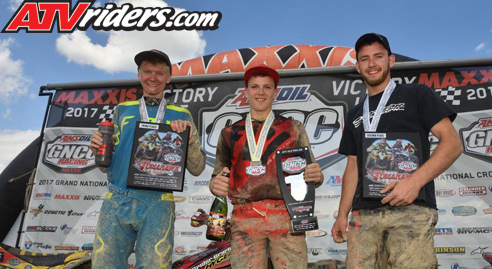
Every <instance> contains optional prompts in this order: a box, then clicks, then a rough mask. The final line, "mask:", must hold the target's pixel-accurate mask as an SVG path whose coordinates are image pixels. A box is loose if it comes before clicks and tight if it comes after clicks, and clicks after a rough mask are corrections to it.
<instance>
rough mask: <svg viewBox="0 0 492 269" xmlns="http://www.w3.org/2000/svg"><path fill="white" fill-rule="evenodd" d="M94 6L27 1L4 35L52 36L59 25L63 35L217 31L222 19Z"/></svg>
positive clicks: (153, 9) (216, 15)
mask: <svg viewBox="0 0 492 269" xmlns="http://www.w3.org/2000/svg"><path fill="white" fill-rule="evenodd" d="M94 2H95V0H86V1H78V2H77V6H76V7H74V8H73V9H72V5H71V1H60V0H56V1H51V2H45V1H33V0H25V1H24V2H23V3H22V4H21V6H20V7H19V9H17V12H16V13H15V14H14V15H13V16H12V18H11V19H10V21H9V23H7V25H6V26H5V28H4V29H3V30H2V33H17V32H19V30H22V29H23V30H26V32H28V33H29V32H36V33H51V32H53V27H54V25H55V21H57V22H58V29H57V30H58V32H60V33H72V32H73V31H74V30H75V29H78V30H80V31H85V30H87V29H88V28H89V27H92V29H94V30H103V31H112V30H115V31H133V30H137V31H143V30H146V29H149V30H152V31H161V30H167V31H170V30H215V29H217V28H219V22H220V20H221V18H222V14H221V13H220V12H218V11H216V12H197V11H193V12H188V11H182V12H178V13H176V10H175V9H174V8H172V7H147V8H141V7H135V8H134V7H133V5H132V4H129V3H125V4H122V5H121V6H119V7H118V6H117V5H116V4H114V3H106V5H105V6H104V7H99V8H92V7H91V6H92V5H93V4H94Z"/></svg>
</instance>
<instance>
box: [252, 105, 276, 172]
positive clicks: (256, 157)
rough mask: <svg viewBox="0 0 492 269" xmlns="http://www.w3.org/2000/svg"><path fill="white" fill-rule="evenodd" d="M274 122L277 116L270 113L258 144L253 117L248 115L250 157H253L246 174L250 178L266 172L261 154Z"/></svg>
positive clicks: (262, 128)
mask: <svg viewBox="0 0 492 269" xmlns="http://www.w3.org/2000/svg"><path fill="white" fill-rule="evenodd" d="M274 120H275V115H274V114H273V112H272V111H270V113H269V114H268V116H267V119H266V121H265V123H264V124H263V126H262V127H261V131H260V136H259V138H258V142H256V138H255V133H254V132H253V123H252V121H251V115H250V114H249V113H248V115H247V116H246V122H245V125H246V128H245V129H246V138H247V141H248V148H249V155H250V157H251V162H250V164H249V166H248V167H246V174H248V175H249V176H261V175H264V174H265V172H266V167H265V166H264V165H263V164H262V163H261V154H262V153H263V148H264V147H265V144H266V141H267V136H268V130H270V126H272V123H273V121H274Z"/></svg>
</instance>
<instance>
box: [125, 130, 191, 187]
mask: <svg viewBox="0 0 492 269" xmlns="http://www.w3.org/2000/svg"><path fill="white" fill-rule="evenodd" d="M189 134H190V127H187V128H186V131H184V132H182V133H176V132H174V131H173V130H172V129H171V126H170V125H169V124H157V123H149V122H141V121H139V122H137V124H136V126H135V136H134V138H133V148H132V152H131V157H130V167H129V169H128V179H127V182H126V185H127V186H128V187H134V188H143V189H149V190H160V191H183V185H184V175H185V168H186V155H187V152H188V139H189Z"/></svg>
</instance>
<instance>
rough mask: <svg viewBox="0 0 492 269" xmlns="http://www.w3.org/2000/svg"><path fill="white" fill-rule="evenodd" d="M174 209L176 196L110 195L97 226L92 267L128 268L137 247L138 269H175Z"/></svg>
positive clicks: (153, 193)
mask: <svg viewBox="0 0 492 269" xmlns="http://www.w3.org/2000/svg"><path fill="white" fill-rule="evenodd" d="M174 208H175V205H174V200H173V195H172V193H162V192H157V191H146V190H131V191H127V192H126V193H123V194H121V193H115V192H108V193H107V195H106V198H105V200H104V202H103V204H102V207H101V215H100V217H99V220H98V223H97V231H96V238H95V240H94V257H93V259H92V268H104V269H108V268H118V269H120V268H128V266H129V265H128V257H129V256H130V254H131V253H132V251H133V248H134V246H135V257H136V268H171V265H172V254H173V243H174V220H175V216H174Z"/></svg>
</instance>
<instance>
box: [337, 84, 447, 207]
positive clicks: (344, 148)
mask: <svg viewBox="0 0 492 269" xmlns="http://www.w3.org/2000/svg"><path fill="white" fill-rule="evenodd" d="M382 95H383V93H379V94H377V95H374V96H371V97H370V98H369V111H370V114H371V115H372V113H373V112H374V111H375V110H376V108H377V106H378V104H379V100H380V99H381V97H382ZM363 104H364V102H362V103H360V104H358V105H356V106H355V107H353V108H352V109H350V111H349V112H348V114H347V117H346V118H345V127H344V130H343V135H342V140H341V141H340V148H339V150H338V153H340V154H344V155H356V156H357V167H358V170H359V171H358V172H359V175H358V178H359V179H358V183H357V189H356V191H355V195H354V200H353V203H352V209H369V208H377V207H382V206H385V205H383V204H381V201H380V200H373V199H363V198H362V184H361V182H362V168H363V163H362V156H363V155H362V154H363V152H364V151H363V148H362V138H363V133H364V126H363V120H362V111H363ZM445 117H449V119H450V120H451V121H453V120H454V119H455V118H456V113H455V112H454V111H453V110H452V109H451V108H450V107H449V106H448V105H447V104H446V103H445V102H444V101H443V100H442V99H441V98H440V97H439V96H438V95H437V94H436V93H435V92H434V91H433V90H432V89H430V88H429V87H427V86H426V85H422V84H399V85H397V86H396V88H395V90H394V91H393V93H392V95H391V97H390V98H389V100H388V103H387V104H386V107H385V109H384V112H383V114H382V115H381V119H380V121H379V125H378V127H377V130H376V132H418V133H419V134H420V139H421V143H422V158H423V162H425V161H427V160H428V159H429V156H430V142H429V132H430V129H431V128H432V126H434V125H435V124H436V123H438V122H439V121H441V120H442V119H443V118H445ZM424 194H425V202H421V201H415V202H414V204H416V205H422V206H426V207H430V208H437V207H436V196H435V187H434V181H431V182H429V183H428V184H426V185H425V186H424Z"/></svg>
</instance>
